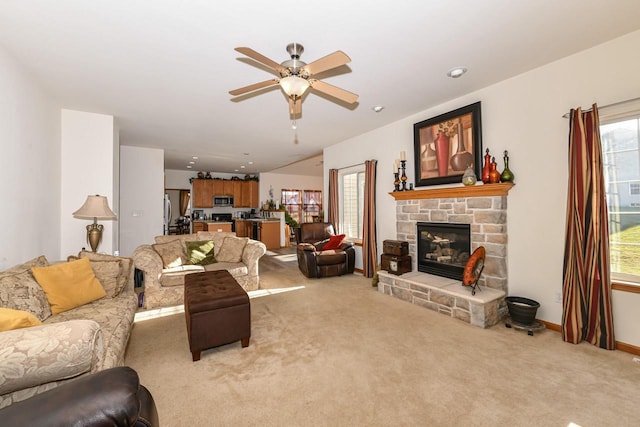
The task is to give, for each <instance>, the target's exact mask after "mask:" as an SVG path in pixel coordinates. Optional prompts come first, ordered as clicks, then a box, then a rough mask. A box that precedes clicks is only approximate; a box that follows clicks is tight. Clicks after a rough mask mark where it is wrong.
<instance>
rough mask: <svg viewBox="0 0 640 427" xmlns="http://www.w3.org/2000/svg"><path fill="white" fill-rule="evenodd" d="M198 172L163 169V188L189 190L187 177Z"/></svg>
mask: <svg viewBox="0 0 640 427" xmlns="http://www.w3.org/2000/svg"><path fill="white" fill-rule="evenodd" d="M197 174H198V172H193V171H181V170H175V169H166V170H165V171H164V188H173V189H177V190H191V182H189V179H191V178H195V176H196V175H197Z"/></svg>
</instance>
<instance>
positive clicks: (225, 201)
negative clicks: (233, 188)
mask: <svg viewBox="0 0 640 427" xmlns="http://www.w3.org/2000/svg"><path fill="white" fill-rule="evenodd" d="M213 206H214V207H215V206H233V196H213Z"/></svg>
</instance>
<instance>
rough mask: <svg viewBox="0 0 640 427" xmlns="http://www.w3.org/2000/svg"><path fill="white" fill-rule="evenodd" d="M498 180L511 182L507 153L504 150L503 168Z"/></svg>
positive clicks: (511, 176)
mask: <svg viewBox="0 0 640 427" xmlns="http://www.w3.org/2000/svg"><path fill="white" fill-rule="evenodd" d="M500 182H513V172H511V169H509V153H508V152H507V150H504V170H503V171H502V175H500Z"/></svg>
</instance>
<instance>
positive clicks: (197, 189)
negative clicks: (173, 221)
mask: <svg viewBox="0 0 640 427" xmlns="http://www.w3.org/2000/svg"><path fill="white" fill-rule="evenodd" d="M191 197H193V207H194V208H212V207H213V181H212V180H210V179H194V180H193V191H192V194H191Z"/></svg>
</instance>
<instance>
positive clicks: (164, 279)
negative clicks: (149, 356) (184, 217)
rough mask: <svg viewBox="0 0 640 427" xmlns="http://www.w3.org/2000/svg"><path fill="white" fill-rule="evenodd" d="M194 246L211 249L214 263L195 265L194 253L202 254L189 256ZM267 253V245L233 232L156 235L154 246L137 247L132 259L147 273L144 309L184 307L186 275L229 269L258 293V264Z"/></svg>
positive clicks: (138, 267)
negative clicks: (237, 235) (181, 305)
mask: <svg viewBox="0 0 640 427" xmlns="http://www.w3.org/2000/svg"><path fill="white" fill-rule="evenodd" d="M207 244H209V246H205V245H207ZM194 245H195V246H198V245H202V247H206V248H207V250H208V249H209V248H210V249H211V250H212V251H213V254H209V257H207V258H210V261H211V262H201V263H199V264H196V263H194V260H193V259H192V258H193V256H192V255H193V253H198V254H200V253H199V252H198V251H195V252H192V253H191V254H190V253H189V250H188V249H189V247H190V248H191V249H193V247H194ZM188 246H189V247H188ZM266 250H267V248H266V246H265V245H264V243H262V242H260V241H257V240H253V239H249V238H246V237H236V235H235V233H232V232H213V231H199V232H198V233H195V234H179V235H168V236H156V237H155V244H153V245H140V246H138V247H137V248H136V250H135V251H134V252H133V256H132V257H133V262H134V265H135V268H137V269H138V270H141V271H143V272H144V302H143V306H144V308H146V309H150V308H156V307H168V306H173V305H180V304H183V303H184V276H185V275H187V274H189V273H197V272H202V271H213V270H227V271H229V273H231V275H232V276H233V278H234V279H235V280H236V281H237V282H238V283H239V284H240V286H242V288H243V289H244V290H245V291H251V290H256V289H258V287H259V284H260V277H259V275H258V261H259V260H260V257H262V255H264V254H265V252H266ZM200 255H207V254H200ZM205 261H206V260H205Z"/></svg>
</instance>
